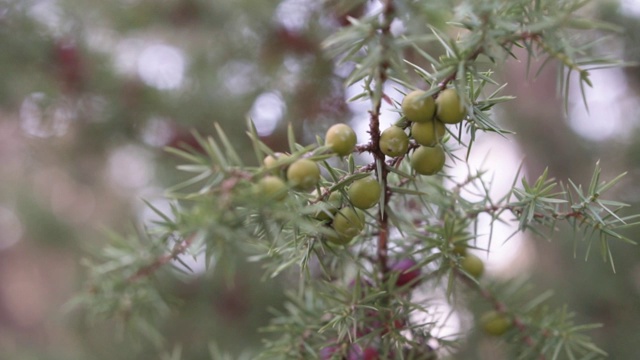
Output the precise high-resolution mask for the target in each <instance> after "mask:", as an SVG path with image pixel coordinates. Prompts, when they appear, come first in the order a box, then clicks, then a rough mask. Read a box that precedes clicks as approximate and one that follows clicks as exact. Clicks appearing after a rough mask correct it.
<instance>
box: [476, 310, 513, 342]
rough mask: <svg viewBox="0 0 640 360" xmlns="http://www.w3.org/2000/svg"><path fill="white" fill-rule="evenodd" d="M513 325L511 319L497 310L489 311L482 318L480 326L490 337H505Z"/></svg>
mask: <svg viewBox="0 0 640 360" xmlns="http://www.w3.org/2000/svg"><path fill="white" fill-rule="evenodd" d="M512 324H513V321H511V318H509V317H508V316H507V315H506V314H503V313H499V312H497V311H495V310H492V311H487V312H486V313H484V314H482V316H481V317H480V326H482V330H484V331H485V332H486V333H487V334H489V335H494V336H500V335H503V334H504V333H506V332H507V331H508V330H509V329H510V328H511V325H512Z"/></svg>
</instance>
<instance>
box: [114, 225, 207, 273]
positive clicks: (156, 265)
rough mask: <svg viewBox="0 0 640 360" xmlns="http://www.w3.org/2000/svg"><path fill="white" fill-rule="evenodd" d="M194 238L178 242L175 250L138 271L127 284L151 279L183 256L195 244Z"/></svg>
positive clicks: (192, 236)
mask: <svg viewBox="0 0 640 360" xmlns="http://www.w3.org/2000/svg"><path fill="white" fill-rule="evenodd" d="M194 238H195V235H189V236H188V237H186V238H184V239H183V240H181V241H179V242H177V243H176V244H175V245H174V247H173V249H171V252H170V253H168V254H166V255H162V256H160V257H158V258H157V259H155V260H154V261H153V262H152V263H151V264H149V265H147V266H144V267H142V268H140V269H138V271H136V272H135V274H133V275H131V276H130V277H129V278H128V279H127V282H128V283H134V282H136V281H139V280H141V279H143V278H146V277H149V276H151V275H153V273H155V272H156V271H157V270H158V269H160V268H161V267H162V266H164V265H166V264H167V263H168V262H170V261H171V260H175V259H177V258H178V256H180V255H182V254H183V253H184V252H185V251H187V249H188V248H189V247H190V246H191V244H192V243H193V240H194Z"/></svg>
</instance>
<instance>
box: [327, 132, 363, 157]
mask: <svg viewBox="0 0 640 360" xmlns="http://www.w3.org/2000/svg"><path fill="white" fill-rule="evenodd" d="M357 141H358V139H357V138H356V133H355V132H354V131H353V129H352V128H351V127H350V126H349V125H346V124H335V125H333V126H332V127H330V128H329V130H327V134H326V136H325V141H324V144H325V145H326V146H329V147H331V150H333V152H335V153H336V154H338V155H340V156H347V155H349V154H351V153H352V152H353V149H354V148H355V146H356V142H357Z"/></svg>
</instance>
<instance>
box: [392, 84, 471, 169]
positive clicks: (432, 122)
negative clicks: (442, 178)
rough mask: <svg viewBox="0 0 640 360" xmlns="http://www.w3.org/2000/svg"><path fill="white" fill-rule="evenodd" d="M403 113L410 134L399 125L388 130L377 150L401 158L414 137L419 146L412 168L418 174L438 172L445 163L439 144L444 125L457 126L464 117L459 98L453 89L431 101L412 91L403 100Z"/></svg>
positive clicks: (419, 92)
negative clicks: (409, 125)
mask: <svg viewBox="0 0 640 360" xmlns="http://www.w3.org/2000/svg"><path fill="white" fill-rule="evenodd" d="M402 113H403V114H404V117H405V118H406V119H407V120H409V121H410V122H411V127H410V133H409V135H407V134H406V133H405V130H404V129H402V128H401V127H399V126H395V125H394V126H391V127H389V128H387V129H386V130H384V131H383V132H382V134H380V151H382V153H383V154H385V155H386V156H390V157H398V156H404V155H405V154H406V153H407V150H408V149H409V139H410V138H413V140H414V141H415V142H416V143H417V144H418V145H420V146H419V147H418V148H417V149H416V150H415V151H414V152H413V153H412V155H411V160H410V164H411V167H412V168H413V169H414V170H415V172H416V173H418V174H421V175H433V174H436V173H438V172H439V171H440V170H442V168H443V167H444V163H445V153H444V148H443V147H442V145H441V144H440V140H441V139H442V137H444V135H445V133H446V128H445V124H457V123H459V122H461V121H462V120H463V119H464V118H465V116H466V115H467V111H466V108H465V107H464V104H463V103H462V101H461V100H460V96H459V95H458V93H457V92H456V90H455V89H446V90H444V91H442V92H441V93H440V94H439V95H438V97H437V98H436V99H434V98H433V97H432V96H428V95H427V92H425V91H422V90H415V91H412V92H410V93H408V94H407V95H406V96H405V97H404V99H403V100H402Z"/></svg>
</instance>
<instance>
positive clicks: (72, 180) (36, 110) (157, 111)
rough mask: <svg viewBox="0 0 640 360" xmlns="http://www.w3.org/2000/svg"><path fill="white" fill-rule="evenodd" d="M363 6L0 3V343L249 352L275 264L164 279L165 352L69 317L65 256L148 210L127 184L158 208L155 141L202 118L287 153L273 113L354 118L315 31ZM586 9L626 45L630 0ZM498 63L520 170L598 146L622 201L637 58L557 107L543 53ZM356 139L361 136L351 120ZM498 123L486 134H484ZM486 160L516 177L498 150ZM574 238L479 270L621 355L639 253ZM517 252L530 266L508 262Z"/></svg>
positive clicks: (151, 354)
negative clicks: (534, 60)
mask: <svg viewBox="0 0 640 360" xmlns="http://www.w3.org/2000/svg"><path fill="white" fill-rule="evenodd" d="M345 3H350V4H351V6H345V5H344V4H345ZM408 3H411V4H412V6H414V7H415V10H416V11H417V14H416V16H419V17H422V18H424V21H423V22H422V24H423V25H420V24H417V25H416V23H413V24H412V25H411V27H410V28H409V29H408V30H409V31H411V32H420V31H424V30H425V29H426V26H427V24H435V25H436V26H439V25H442V24H444V22H445V21H446V19H447V17H448V16H449V13H448V10H447V9H449V8H450V7H449V6H452V5H453V4H454V3H456V1H450V3H451V4H446V1H442V2H434V3H438V5H433V4H431V2H429V1H423V2H408ZM372 6H376V3H375V2H368V1H355V0H354V1H350V2H343V1H337V0H325V1H314V0H281V1H276V0H272V1H257V0H215V1H213V0H163V1H151V0H113V1H95V0H92V1H87V0H0V179H1V181H0V358H1V359H47V360H48V359H52V360H53V359H66V360H69V359H133V358H135V359H147V358H148V359H157V358H158V354H159V352H162V351H171V350H172V349H173V348H174V346H175V345H177V344H181V345H182V352H183V355H184V358H185V359H208V358H209V354H208V349H207V346H208V343H209V341H210V340H214V341H215V342H216V343H218V344H219V345H220V348H221V349H223V350H224V351H228V352H230V353H232V354H236V355H238V354H240V353H241V352H242V351H251V350H254V351H255V349H256V348H258V346H259V344H260V343H259V338H260V334H259V333H258V328H259V327H261V326H263V325H265V324H266V323H267V321H268V320H269V317H270V315H269V312H268V308H269V307H278V306H279V305H280V304H281V303H282V301H283V294H282V291H279V290H278V289H281V287H282V286H283V285H282V284H284V283H285V282H286V281H288V280H290V279H287V278H283V279H277V280H269V281H263V279H262V271H261V269H260V266H259V265H258V264H249V263H247V262H245V261H244V260H242V259H239V260H238V264H236V265H237V266H241V267H242V269H243V271H241V272H237V273H234V274H233V275H229V274H228V273H225V272H222V271H214V272H212V273H206V274H199V275H194V276H192V277H188V278H185V279H183V280H182V281H170V282H167V283H166V284H165V285H166V288H165V289H163V290H164V291H168V292H171V293H173V294H175V295H176V296H177V299H178V300H179V303H180V306H179V307H176V310H175V311H174V312H173V315H172V317H171V318H170V319H169V320H168V321H167V322H166V323H164V324H163V326H162V327H161V329H162V331H163V333H164V334H165V335H166V337H167V341H166V343H165V347H164V348H163V349H156V348H153V347H151V345H149V344H148V343H147V342H144V341H140V340H139V339H131V338H129V337H127V336H126V334H125V335H122V336H120V332H119V329H118V328H117V326H116V325H115V322H109V321H107V322H104V323H96V324H86V323H85V322H84V321H83V318H82V314H81V312H78V311H74V312H71V313H67V312H65V311H64V304H65V303H67V302H68V301H69V300H70V299H71V298H72V296H73V294H74V293H76V292H78V291H84V290H83V289H82V284H83V281H84V277H83V276H84V269H83V267H82V266H81V261H80V260H81V259H82V258H83V257H86V256H90V254H91V253H92V252H93V251H96V250H97V249H99V248H100V247H101V246H102V245H103V244H104V243H105V241H107V237H106V236H105V235H104V232H103V229H110V230H113V231H116V232H123V233H126V232H132V231H134V229H136V228H140V227H141V226H144V224H145V223H147V222H148V221H149V220H150V219H151V218H152V215H151V212H150V211H148V210H147V209H145V206H144V203H143V202H142V199H146V200H148V201H150V202H151V203H152V204H154V205H156V206H158V207H159V208H161V209H166V208H167V204H166V202H163V200H162V191H163V188H164V187H166V186H168V185H171V184H174V183H176V182H177V181H178V180H179V179H180V178H182V176H183V175H182V174H179V173H178V172H176V171H175V170H174V168H175V165H176V164H177V163H178V162H177V159H175V158H174V157H172V156H171V155H169V154H167V153H165V152H164V151H163V147H164V146H178V147H181V146H191V147H197V144H196V143H195V141H194V139H193V137H192V136H191V133H190V132H191V130H196V131H198V132H200V133H202V134H205V135H209V134H213V131H214V128H213V124H214V122H218V123H220V124H221V125H222V127H223V128H224V129H225V132H226V133H227V135H228V136H230V137H232V138H233V140H234V142H235V144H237V146H238V148H240V149H242V148H243V147H245V148H246V149H249V146H250V145H249V142H248V138H247V137H246V135H245V130H246V129H245V117H246V116H247V115H250V116H252V117H253V118H254V120H255V121H256V125H257V128H258V131H259V133H260V135H261V136H262V140H263V141H264V142H266V143H267V144H269V145H270V146H272V148H273V149H274V150H276V151H278V150H285V148H284V147H285V146H286V131H285V129H286V126H287V124H288V123H291V124H292V125H293V127H294V129H295V131H296V133H297V137H298V139H300V141H301V142H305V140H303V139H307V143H308V142H310V141H311V139H313V138H314V137H315V135H316V134H324V130H326V128H328V127H329V126H330V125H331V124H333V123H336V122H347V123H350V124H352V125H353V126H354V127H355V128H360V129H365V128H366V121H367V114H366V107H364V108H363V107H362V106H360V105H361V104H360V105H358V104H348V103H347V102H346V99H347V98H348V97H349V96H348V94H347V92H346V91H345V89H344V88H343V86H342V81H343V75H344V71H341V69H340V68H337V67H335V65H334V63H333V61H332V60H331V59H328V58H326V57H325V56H324V55H323V54H322V53H321V49H320V43H321V41H322V40H323V39H324V38H326V37H327V36H328V35H329V34H331V33H333V32H335V31H336V30H337V29H339V28H340V27H341V26H345V25H347V23H348V22H347V16H355V17H357V16H360V15H362V14H364V13H367V11H368V10H369V9H371V7H372ZM589 11H592V12H593V15H594V16H597V17H600V18H602V19H604V20H607V21H610V22H613V23H615V24H619V25H621V26H623V27H624V28H625V34H624V35H623V36H621V37H620V38H617V39H616V40H615V41H608V42H606V44H603V45H602V46H603V50H605V51H609V52H610V53H614V54H618V55H619V56H620V57H621V58H623V59H624V60H626V61H640V39H639V38H638V36H639V35H638V34H640V31H639V29H640V1H634V0H619V1H613V0H609V1H605V0H602V1H595V2H594V6H592V7H591V8H589ZM429 51H433V52H436V53H437V51H439V50H438V49H429ZM406 57H407V58H409V59H412V54H410V53H408V54H406ZM502 69H503V71H502V72H501V73H500V74H498V77H499V78H500V79H501V80H502V81H504V82H507V83H509V86H508V87H507V89H506V93H507V94H511V95H515V96H517V99H516V100H515V101H512V102H509V103H507V104H505V105H502V106H500V108H499V109H498V110H497V111H496V118H497V119H498V121H500V122H501V123H502V124H503V125H505V126H506V127H507V128H510V129H512V130H514V131H515V132H516V135H513V136H511V137H510V138H509V140H510V141H508V142H507V146H508V149H509V150H508V151H512V152H513V153H514V154H515V156H516V157H524V159H525V160H524V164H525V172H526V173H527V174H530V177H534V176H536V177H537V175H538V174H540V173H541V172H542V170H543V169H544V168H545V167H547V166H548V167H549V170H550V174H551V175H552V176H554V177H555V178H557V179H562V180H564V179H567V178H569V177H570V178H572V179H575V180H577V182H583V181H587V180H588V179H589V176H590V174H591V172H592V170H593V166H594V163H595V162H596V161H597V160H598V159H600V160H601V164H602V167H603V168H604V170H605V176H604V178H607V179H611V178H613V176H614V175H616V174H617V173H620V172H622V171H629V175H628V176H627V177H626V178H625V179H624V180H623V183H622V185H620V186H618V187H617V188H616V189H615V191H616V199H617V200H620V201H625V202H629V203H631V204H633V206H634V207H635V208H637V206H638V205H640V192H639V191H638V186H637V184H638V182H639V180H640V171H639V170H638V169H640V140H638V139H640V136H637V135H638V134H640V131H639V128H638V123H639V121H638V120H639V117H640V115H638V114H640V111H638V110H639V109H640V103H639V102H638V90H639V88H640V81H639V80H640V71H639V70H638V68H636V67H629V68H624V69H617V70H606V71H601V72H595V73H594V74H593V80H594V85H595V87H594V89H593V90H591V91H589V92H588V101H589V107H590V112H589V113H586V112H585V110H584V106H583V104H582V100H581V99H580V95H579V92H575V94H573V93H572V95H573V97H572V98H571V99H569V107H568V111H567V113H566V114H565V112H564V108H563V102H562V100H561V99H559V98H558V96H557V95H556V89H555V85H556V72H555V69H554V68H553V67H547V68H546V69H545V70H544V71H543V72H542V73H541V74H540V75H539V76H538V77H537V78H536V79H534V78H533V76H531V77H530V78H529V79H526V77H525V64H524V63H521V62H518V61H515V60H509V61H508V62H507V64H506V66H504V67H503V68H502ZM415 84H416V85H418V86H424V84H421V83H420V82H418V80H417V79H416V82H415ZM389 91H393V90H392V89H391V88H390V89H389ZM390 121H392V120H390ZM359 135H360V140H361V141H362V139H364V138H365V136H366V133H364V132H363V131H361V134H359ZM498 138H499V137H498V136H497V135H491V136H487V143H488V144H489V145H490V143H491V142H492V141H499V139H498ZM489 145H487V146H489ZM244 155H246V156H247V159H250V156H252V152H251V151H247V152H246V153H245V154H244ZM490 165H491V167H490V168H491V170H492V171H494V172H496V173H500V172H507V173H509V174H513V173H515V169H513V168H510V167H509V166H508V164H502V163H500V160H499V158H498V160H497V161H493V162H492V163H491V164H490ZM626 235H627V236H629V237H631V238H632V239H636V240H637V237H636V236H635V235H634V233H628V234H626ZM571 236H572V235H571V233H570V231H569V230H568V229H561V231H560V232H559V233H558V235H557V236H555V239H556V240H557V241H554V242H550V243H549V242H545V241H543V240H541V239H539V238H535V237H531V238H524V239H521V240H520V241H522V242H524V243H526V244H527V246H521V247H519V248H518V249H519V250H518V251H520V252H524V253H525V254H524V255H523V254H520V255H519V256H520V258H518V257H513V258H512V259H511V260H509V261H502V262H500V263H499V264H496V265H495V266H494V267H493V272H491V273H490V274H493V276H497V277H507V278H508V277H511V276H516V275H519V274H521V273H523V272H525V273H526V272H530V273H531V276H532V277H533V278H534V279H535V282H536V284H537V286H538V287H540V288H543V289H544V288H551V289H554V290H555V292H556V296H555V298H554V299H555V301H557V302H558V303H559V304H563V303H567V304H569V306H570V307H571V308H573V309H574V310H575V311H576V312H577V313H578V314H580V316H581V317H583V318H581V319H580V320H579V322H586V323H591V322H598V323H603V324H604V328H602V329H599V330H596V331H595V332H594V333H593V335H594V339H595V340H596V343H598V344H600V345H601V346H602V348H603V349H605V350H606V351H607V352H609V354H610V356H611V358H612V359H633V358H636V357H637V349H636V348H635V347H636V346H637V344H638V343H640V249H639V248H638V247H629V246H627V245H621V244H614V250H613V251H614V255H615V259H616V267H617V270H618V271H617V273H616V274H615V275H614V274H612V273H611V270H610V267H609V265H607V264H604V263H602V262H601V261H599V260H598V259H597V258H596V257H594V258H593V259H590V261H588V262H584V261H583V254H584V252H583V251H579V252H578V256H577V258H576V259H575V260H574V257H573V252H574V251H573V248H572V247H573V242H572V241H563V240H564V239H566V238H570V237H571ZM522 256H524V257H526V258H527V259H529V260H528V261H527V262H526V263H527V264H529V266H526V267H522V266H518V262H519V261H520V260H521V259H522ZM519 259H520V260H519ZM459 356H460V358H461V359H463V358H464V359H476V358H486V359H489V358H491V359H500V358H501V357H500V344H499V341H498V340H491V339H486V338H482V337H480V336H475V335H474V334H472V336H471V337H470V338H469V339H467V341H465V342H464V349H463V350H462V352H461V354H460V355H459Z"/></svg>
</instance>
